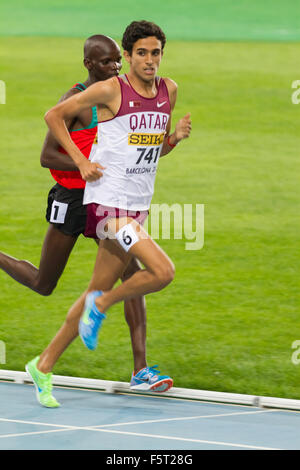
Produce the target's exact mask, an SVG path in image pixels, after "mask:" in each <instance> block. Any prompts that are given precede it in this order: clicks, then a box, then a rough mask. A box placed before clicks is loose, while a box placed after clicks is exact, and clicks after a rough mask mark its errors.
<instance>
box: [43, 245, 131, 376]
mask: <svg viewBox="0 0 300 470" xmlns="http://www.w3.org/2000/svg"><path fill="white" fill-rule="evenodd" d="M130 259H131V256H130V255H126V253H125V252H124V250H122V248H120V247H119V246H117V244H116V242H113V241H111V240H103V241H101V242H100V244H99V249H98V253H97V258H96V263H95V268H94V273H93V276H92V279H91V282H90V284H89V287H88V289H87V290H86V291H85V292H84V293H83V294H82V295H81V296H80V297H79V299H78V300H77V301H76V302H75V303H74V304H73V306H72V307H71V308H70V310H69V312H68V314H67V317H66V320H65V322H64V323H63V325H62V327H61V328H60V330H59V331H58V333H57V334H56V336H55V337H54V338H53V340H52V341H51V343H50V344H49V346H48V347H47V348H46V349H45V350H44V351H43V353H42V354H41V355H40V359H39V362H38V364H37V366H38V369H39V370H40V371H41V372H44V373H45V374H46V373H48V372H50V371H52V369H53V366H54V364H55V363H56V361H57V360H58V358H59V357H60V356H61V354H62V353H63V352H64V351H65V349H66V348H67V347H68V346H69V344H71V342H72V341H73V340H74V339H75V338H76V337H77V336H78V323H79V320H80V317H81V314H82V311H83V308H84V302H85V297H86V294H87V292H89V291H92V290H109V289H111V288H112V287H113V285H114V284H115V282H116V281H117V280H118V279H119V278H121V276H122V274H123V272H124V269H125V268H126V265H127V264H128V262H129V261H130Z"/></svg>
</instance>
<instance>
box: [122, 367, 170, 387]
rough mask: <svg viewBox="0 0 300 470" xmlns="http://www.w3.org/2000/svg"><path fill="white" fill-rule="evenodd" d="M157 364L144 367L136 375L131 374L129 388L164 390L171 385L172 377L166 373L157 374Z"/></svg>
mask: <svg viewBox="0 0 300 470" xmlns="http://www.w3.org/2000/svg"><path fill="white" fill-rule="evenodd" d="M157 367H158V366H157V365H156V366H153V367H144V369H142V370H140V371H139V372H138V373H137V374H136V375H133V374H132V377H131V382H130V388H131V390H143V391H152V392H166V391H167V390H169V389H170V388H171V387H172V386H173V379H171V377H169V376H168V375H158V374H159V373H160V371H159V370H157V369H156V368H157Z"/></svg>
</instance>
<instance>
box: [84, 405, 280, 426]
mask: <svg viewBox="0 0 300 470" xmlns="http://www.w3.org/2000/svg"><path fill="white" fill-rule="evenodd" d="M273 411H277V410H257V411H237V412H233V413H219V414H215V415H199V416H182V417H178V418H160V419H149V420H145V421H129V422H127V423H114V424H98V425H96V426H90V427H92V428H95V429H97V428H104V427H111V426H127V425H130V424H149V423H164V422H170V421H184V420H192V419H208V418H223V417H227V416H238V415H249V414H250V415H254V414H258V413H271V412H273Z"/></svg>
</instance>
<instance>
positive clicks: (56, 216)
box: [50, 201, 68, 224]
mask: <svg viewBox="0 0 300 470" xmlns="http://www.w3.org/2000/svg"><path fill="white" fill-rule="evenodd" d="M67 209H68V204H65V203H64V202H57V201H53V203H52V207H51V216H50V222H52V223H53V224H63V223H64V222H65V217H66V213H67Z"/></svg>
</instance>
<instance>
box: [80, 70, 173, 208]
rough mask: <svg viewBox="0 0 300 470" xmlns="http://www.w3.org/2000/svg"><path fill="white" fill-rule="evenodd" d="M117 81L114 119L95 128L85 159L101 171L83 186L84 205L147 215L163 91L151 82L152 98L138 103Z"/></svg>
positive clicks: (162, 122) (165, 98)
mask: <svg viewBox="0 0 300 470" xmlns="http://www.w3.org/2000/svg"><path fill="white" fill-rule="evenodd" d="M126 79H127V82H128V83H126V82H125V81H124V80H123V79H122V78H121V77H118V80H119V83H120V87H121V93H122V102H121V106H120V109H119V111H118V113H117V114H116V116H115V117H114V118H112V119H110V120H108V121H104V122H99V123H98V142H97V146H96V148H95V149H93V151H92V152H91V155H90V160H91V161H92V162H98V163H100V164H101V165H102V166H104V167H105V168H106V169H105V170H104V171H103V176H102V177H101V178H99V179H98V180H97V181H95V182H91V183H89V182H87V183H86V187H85V193H84V200H83V203H84V204H90V203H97V204H102V205H104V206H109V207H116V208H120V209H127V210H133V211H141V210H148V209H149V207H150V204H151V199H152V196H153V192H154V182H155V176H156V170H157V165H158V160H159V157H160V153H161V149H162V145H163V140H164V136H165V132H166V127H167V123H168V120H169V117H170V111H171V106H170V100H169V94H168V89H167V86H166V84H165V81H164V80H163V79H162V78H160V79H159V78H157V79H156V86H157V95H156V96H155V97H154V98H144V97H143V96H141V95H139V94H138V93H137V92H136V91H135V90H134V89H133V88H132V86H131V85H130V83H129V81H128V77H127V76H126Z"/></svg>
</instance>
